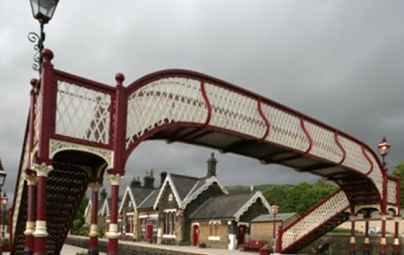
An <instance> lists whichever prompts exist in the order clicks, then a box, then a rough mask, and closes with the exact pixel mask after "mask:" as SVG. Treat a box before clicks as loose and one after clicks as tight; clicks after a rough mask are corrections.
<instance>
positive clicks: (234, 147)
mask: <svg viewBox="0 0 404 255" xmlns="http://www.w3.org/2000/svg"><path fill="white" fill-rule="evenodd" d="M256 143H257V140H239V141H237V142H234V143H231V144H229V145H227V146H225V147H224V148H223V149H221V150H220V152H221V153H228V152H231V151H237V149H238V148H239V147H244V146H249V145H252V144H256Z"/></svg>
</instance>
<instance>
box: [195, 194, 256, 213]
mask: <svg viewBox="0 0 404 255" xmlns="http://www.w3.org/2000/svg"><path fill="white" fill-rule="evenodd" d="M253 196H254V193H244V194H234V195H222V196H217V197H212V198H209V199H208V200H206V201H205V202H204V203H202V204H201V206H200V207H199V208H198V209H196V210H195V211H194V212H193V213H192V214H191V215H190V218H191V219H217V218H232V217H234V215H235V214H236V213H237V212H238V211H239V210H240V208H241V207H243V205H244V204H245V203H247V202H248V201H249V200H250V199H251V198H252V197H253Z"/></svg>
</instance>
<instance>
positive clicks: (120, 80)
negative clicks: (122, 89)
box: [115, 73, 125, 86]
mask: <svg viewBox="0 0 404 255" xmlns="http://www.w3.org/2000/svg"><path fill="white" fill-rule="evenodd" d="M115 80H116V82H117V83H118V84H117V86H123V82H124V81H125V75H124V74H123V73H117V74H116V75H115Z"/></svg>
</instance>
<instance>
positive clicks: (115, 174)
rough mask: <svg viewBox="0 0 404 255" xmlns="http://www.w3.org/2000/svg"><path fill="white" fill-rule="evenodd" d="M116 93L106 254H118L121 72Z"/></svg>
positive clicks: (123, 119) (123, 121)
mask: <svg viewBox="0 0 404 255" xmlns="http://www.w3.org/2000/svg"><path fill="white" fill-rule="evenodd" d="M115 80H116V82H117V85H116V93H115V102H114V109H115V111H114V112H113V114H114V116H113V119H114V120H115V122H114V132H113V134H114V137H113V141H114V143H113V148H114V163H113V167H112V169H110V170H109V175H108V177H109V181H110V184H111V208H110V210H111V213H110V224H109V230H108V233H107V237H108V239H109V240H108V255H117V254H118V238H119V237H120V234H119V232H118V196H119V183H120V179H121V176H123V174H124V172H125V171H124V168H125V162H126V155H125V148H126V146H125V141H126V117H127V116H126V115H127V105H128V104H127V91H126V89H125V87H124V86H123V82H124V81H125V76H124V75H123V74H121V73H118V74H116V75H115Z"/></svg>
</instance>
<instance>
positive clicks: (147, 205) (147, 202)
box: [138, 190, 159, 209]
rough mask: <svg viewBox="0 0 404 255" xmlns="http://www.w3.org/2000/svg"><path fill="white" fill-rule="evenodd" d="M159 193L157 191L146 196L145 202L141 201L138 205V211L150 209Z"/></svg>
mask: <svg viewBox="0 0 404 255" xmlns="http://www.w3.org/2000/svg"><path fill="white" fill-rule="evenodd" d="M158 194H159V192H158V190H154V191H153V192H152V193H151V194H149V196H147V197H146V198H145V200H143V202H142V203H140V204H139V205H138V208H139V209H150V208H153V205H154V203H155V202H156V199H157V196H158Z"/></svg>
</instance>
